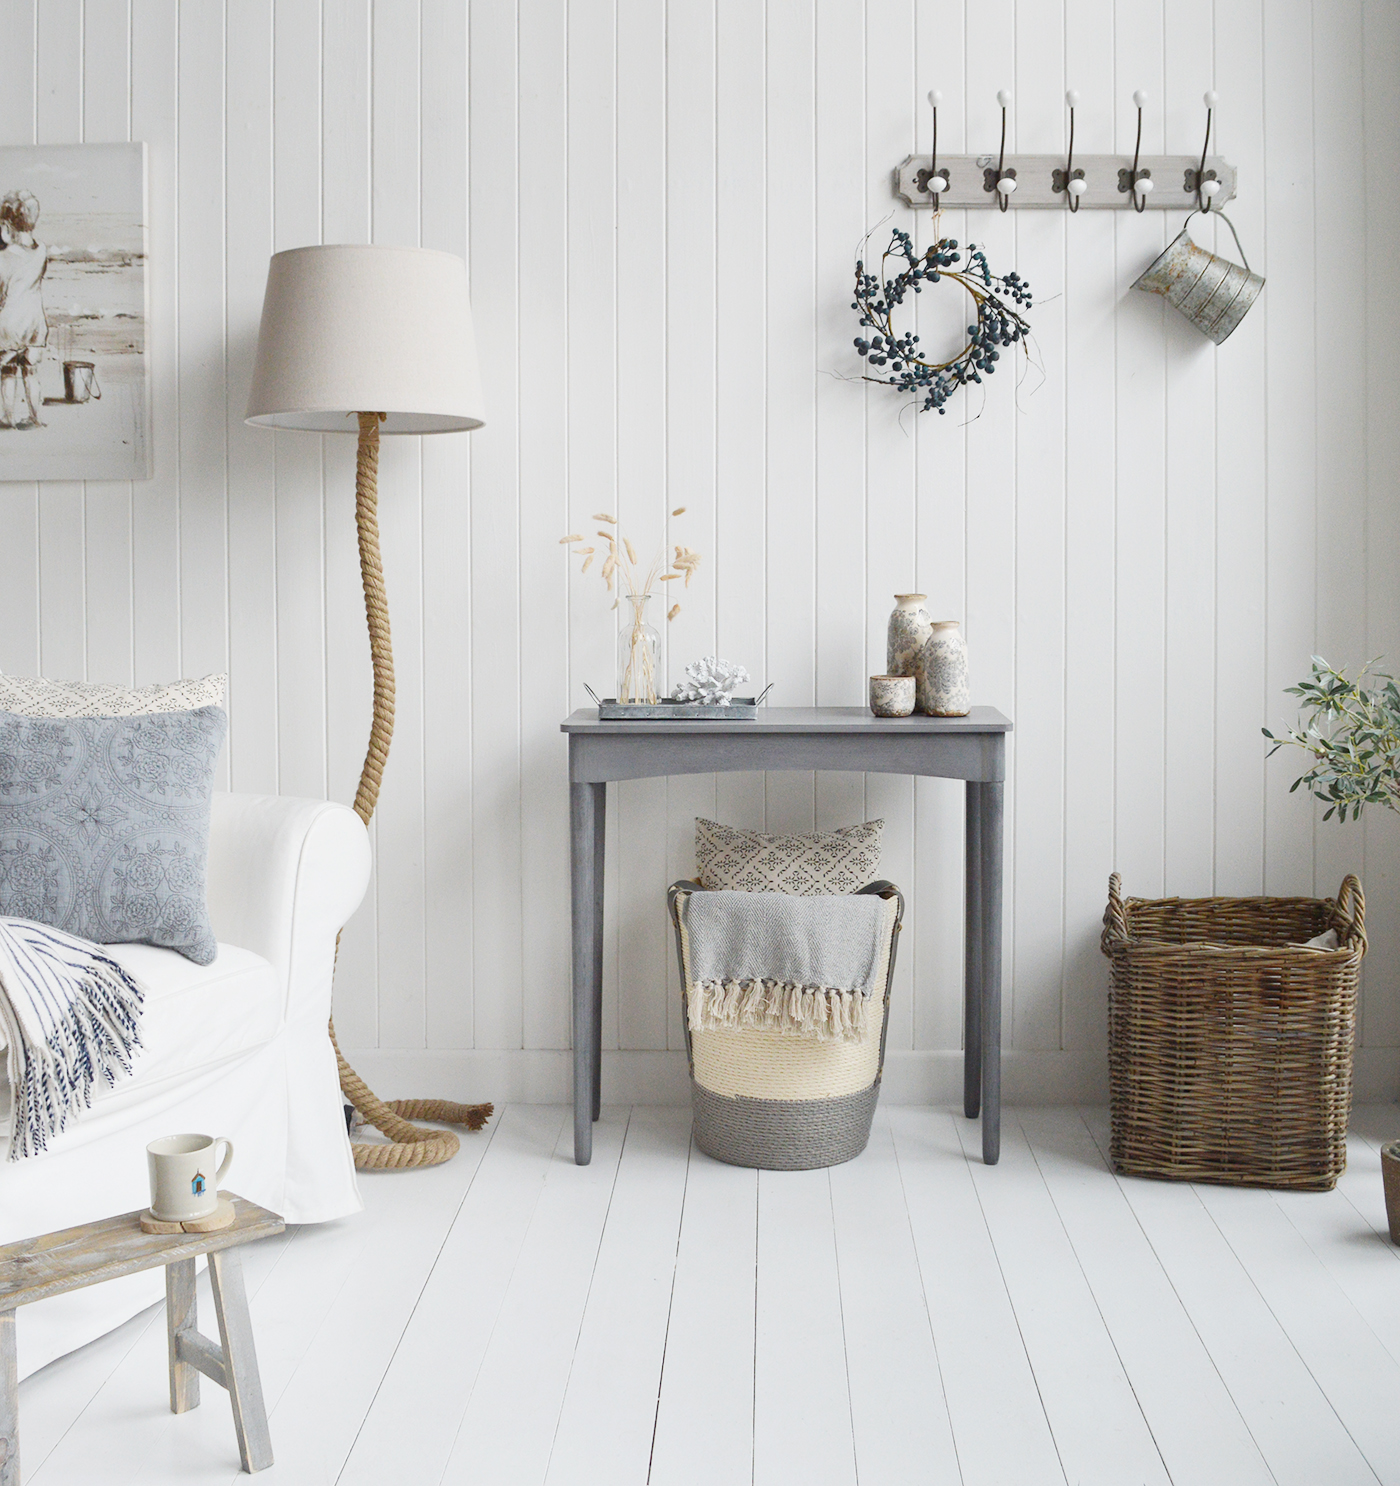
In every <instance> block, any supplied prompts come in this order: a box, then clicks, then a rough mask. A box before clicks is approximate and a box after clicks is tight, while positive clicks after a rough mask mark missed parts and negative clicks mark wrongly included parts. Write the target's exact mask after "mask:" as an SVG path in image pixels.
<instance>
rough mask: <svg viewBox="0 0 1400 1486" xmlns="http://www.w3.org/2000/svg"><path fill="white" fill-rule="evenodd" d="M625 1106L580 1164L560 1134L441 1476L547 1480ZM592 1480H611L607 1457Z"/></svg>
mask: <svg viewBox="0 0 1400 1486" xmlns="http://www.w3.org/2000/svg"><path fill="white" fill-rule="evenodd" d="M628 1113H629V1111H627V1110H625V1109H624V1110H616V1109H608V1110H604V1111H603V1118H602V1119H601V1120H600V1121H599V1122H598V1123H597V1124H596V1125H595V1126H594V1127H593V1160H592V1161H591V1162H590V1163H589V1165H587V1166H576V1165H575V1164H574V1159H573V1148H572V1141H571V1139H570V1138H569V1136H570V1135H571V1133H572V1132H569V1134H566V1135H565V1136H564V1137H563V1138H561V1140H560V1142H559V1145H558V1147H556V1149H555V1153H554V1159H553V1161H552V1162H551V1163H550V1167H549V1172H548V1175H547V1176H546V1178H545V1186H544V1191H543V1192H541V1193H540V1200H539V1203H538V1205H537V1206H536V1208H535V1212H534V1216H533V1217H532V1218H531V1220H530V1227H529V1230H528V1231H527V1233H526V1235H525V1242H524V1244H523V1245H522V1246H521V1250H520V1258H519V1260H518V1261H517V1263H516V1268H515V1273H514V1274H513V1275H512V1276H511V1281H510V1285H509V1287H508V1288H507V1290H506V1293H505V1297H504V1299H503V1300H502V1302H501V1309H500V1314H499V1315H498V1316H497V1318H496V1326H495V1329H494V1331H493V1332H492V1334H491V1342H490V1345H489V1346H488V1347H487V1349H486V1353H485V1355H484V1356H483V1357H482V1359H481V1367H480V1369H479V1371H478V1373H477V1377H476V1383H475V1386H474V1387H473V1388H472V1392H471V1397H470V1399H469V1400H468V1401H467V1406H466V1412H465V1413H464V1414H463V1415H462V1421H461V1425H460V1427H459V1428H458V1430H457V1438H456V1440H455V1442H454V1444H453V1447H452V1453H451V1455H450V1456H449V1457H448V1461H447V1469H446V1470H445V1471H444V1472H443V1475H442V1479H443V1482H444V1483H447V1482H453V1483H457V1482H461V1483H474V1482H478V1481H493V1482H494V1481H499V1482H502V1483H504V1482H507V1481H509V1482H520V1483H526V1482H528V1483H532V1486H533V1483H537V1482H543V1480H544V1477H545V1472H546V1470H547V1469H548V1467H549V1451H550V1446H551V1444H552V1443H553V1441H554V1435H555V1431H556V1430H557V1429H558V1426H559V1411H560V1408H561V1406H562V1404H563V1401H564V1390H565V1388H566V1386H567V1385H568V1381H569V1369H570V1364H571V1363H572V1362H573V1357H574V1349H575V1347H576V1346H577V1344H578V1334H579V1328H580V1326H581V1325H582V1322H583V1312H584V1307H585V1306H586V1305H587V1303H588V1290H589V1284H590V1282H591V1280H592V1278H593V1270H594V1266H595V1264H596V1263H597V1259H598V1245H599V1243H600V1241H601V1239H602V1235H603V1225H604V1224H605V1223H606V1221H607V1216H608V1204H609V1203H610V1201H611V1199H612V1193H613V1184H614V1182H615V1180H616V1177H617V1165H618V1161H619V1160H620V1158H621V1156H622V1143H623V1140H624V1138H625V1136H626V1134H627V1119H628ZM595 1472H596V1478H597V1479H600V1480H601V1479H606V1478H607V1471H606V1460H601V1461H599V1462H597V1465H596V1467H595Z"/></svg>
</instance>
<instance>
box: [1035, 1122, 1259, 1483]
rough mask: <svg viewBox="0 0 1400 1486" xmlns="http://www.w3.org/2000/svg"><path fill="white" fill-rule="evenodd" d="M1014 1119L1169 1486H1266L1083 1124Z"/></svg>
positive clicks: (1196, 1339) (1254, 1451)
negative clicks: (1227, 1485)
mask: <svg viewBox="0 0 1400 1486" xmlns="http://www.w3.org/2000/svg"><path fill="white" fill-rule="evenodd" d="M1020 1120H1021V1126H1022V1129H1024V1130H1025V1132H1026V1135H1027V1137H1028V1138H1029V1140H1030V1143H1031V1149H1032V1150H1033V1151H1034V1152H1035V1156H1036V1163H1037V1165H1038V1166H1039V1168H1040V1172H1041V1175H1042V1177H1043V1178H1044V1181H1045V1185H1046V1187H1047V1189H1048V1190H1049V1192H1050V1196H1051V1198H1052V1199H1053V1201H1054V1203H1055V1208H1056V1211H1057V1212H1058V1213H1059V1215H1060V1221H1061V1222H1062V1223H1063V1224H1064V1228H1065V1232H1066V1234H1067V1235H1068V1237H1069V1240H1070V1242H1071V1243H1072V1244H1073V1245H1074V1251H1075V1254H1076V1256H1077V1257H1078V1259H1079V1263H1080V1266H1081V1267H1082V1268H1083V1271H1084V1276H1085V1278H1086V1279H1087V1280H1088V1282H1089V1287H1090V1289H1091V1290H1092V1291H1093V1294H1094V1299H1095V1302H1096V1303H1097V1305H1098V1307H1099V1311H1100V1313H1101V1314H1102V1315H1103V1318H1104V1321H1105V1323H1106V1324H1107V1326H1108V1329H1109V1333H1110V1334H1111V1335H1112V1337H1113V1339H1114V1343H1115V1345H1116V1347H1117V1350H1118V1355H1119V1357H1120V1358H1121V1359H1122V1361H1123V1366H1124V1369H1125V1371H1126V1372H1127V1374H1128V1379H1129V1381H1130V1382H1131V1383H1132V1385H1133V1390H1134V1392H1135V1393H1136V1395H1137V1398H1138V1402H1139V1404H1140V1405H1141V1406H1142V1410H1143V1414H1144V1416H1145V1417H1146V1419H1147V1423H1148V1425H1149V1427H1150V1428H1151V1430H1152V1434H1153V1438H1154V1439H1155V1440H1156V1442H1157V1448H1158V1449H1159V1450H1160V1451H1161V1454H1162V1459H1163V1460H1164V1461H1165V1463H1166V1467H1167V1471H1168V1473H1169V1474H1170V1476H1171V1479H1172V1483H1173V1486H1219V1483H1221V1482H1223V1481H1229V1482H1230V1483H1231V1486H1255V1483H1258V1486H1267V1483H1271V1482H1272V1480H1273V1477H1272V1475H1271V1474H1270V1472H1269V1469H1268V1467H1267V1466H1266V1465H1265V1463H1264V1460H1263V1458H1262V1456H1261V1455H1260V1453H1259V1450H1258V1448H1257V1447H1256V1445H1255V1443H1254V1441H1253V1439H1252V1438H1251V1436H1250V1433H1249V1430H1248V1428H1247V1427H1246V1425H1245V1423H1244V1421H1243V1420H1242V1419H1241V1417H1240V1414H1239V1410H1238V1409H1237V1408H1236V1407H1235V1404H1234V1402H1233V1400H1232V1399H1231V1398H1230V1394H1229V1392H1228V1390H1227V1389H1226V1387H1225V1385H1224V1383H1223V1382H1222V1381H1221V1379H1220V1375H1219V1373H1218V1372H1217V1371H1216V1368H1215V1365H1214V1363H1213V1362H1212V1361H1211V1358H1210V1355H1209V1353H1208V1352H1207V1350H1206V1347H1205V1345H1204V1344H1203V1343H1202V1341H1201V1338H1200V1336H1199V1335H1198V1334H1197V1332H1196V1329H1195V1327H1194V1326H1192V1324H1191V1320H1190V1317H1189V1316H1188V1315H1187V1314H1186V1312H1185V1310H1184V1309H1183V1307H1182V1304H1181V1301H1180V1300H1179V1299H1178V1297H1177V1295H1176V1292H1175V1291H1174V1290H1173V1289H1172V1287H1171V1284H1170V1282H1169V1281H1168V1279H1167V1277H1166V1275H1165V1274H1164V1273H1163V1271H1162V1266H1161V1264H1160V1263H1159V1262H1158V1259H1157V1256H1156V1254H1155V1253H1154V1252H1153V1249H1152V1246H1151V1244H1150V1243H1149V1242H1148V1240H1147V1238H1146V1236H1145V1235H1144V1234H1143V1231H1142V1229H1141V1227H1139V1225H1138V1223H1137V1220H1136V1218H1135V1217H1134V1216H1133V1212H1132V1209H1131V1208H1130V1207H1129V1205H1128V1202H1127V1199H1126V1198H1125V1197H1124V1195H1123V1193H1122V1190H1121V1189H1120V1188H1119V1186H1118V1183H1117V1181H1116V1180H1115V1178H1114V1177H1113V1175H1112V1174H1111V1173H1110V1172H1109V1171H1108V1169H1107V1167H1106V1166H1105V1165H1104V1163H1103V1160H1102V1158H1101V1157H1100V1154H1099V1150H1098V1147H1097V1146H1096V1145H1095V1144H1094V1140H1093V1137H1092V1136H1091V1135H1090V1133H1089V1130H1088V1128H1087V1127H1086V1126H1085V1124H1084V1122H1083V1120H1082V1119H1081V1118H1080V1116H1079V1115H1078V1114H1077V1113H1076V1112H1075V1111H1073V1110H1035V1111H1021V1113H1020Z"/></svg>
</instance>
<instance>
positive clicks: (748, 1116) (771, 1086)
mask: <svg viewBox="0 0 1400 1486" xmlns="http://www.w3.org/2000/svg"><path fill="white" fill-rule="evenodd" d="M703 891H704V889H703V888H702V887H701V885H700V884H699V883H698V882H690V881H685V882H676V883H672V885H671V887H670V888H669V889H668V890H667V893H666V902H667V906H668V908H669V909H670V913H671V923H672V926H673V927H674V930H675V935H676V957H677V960H678V961H679V964H680V973H681V1001H682V1006H681V1011H682V1016H681V1025H682V1026H683V1027H684V1028H685V1051H686V1058H687V1060H688V1062H689V1064H690V1093H691V1105H692V1109H693V1112H694V1124H693V1130H694V1134H695V1143H696V1145H698V1146H699V1147H700V1149H701V1150H702V1151H704V1152H705V1154H706V1155H707V1156H713V1157H714V1158H715V1160H717V1161H727V1162H728V1163H729V1164H730V1165H731V1166H756V1167H759V1168H761V1169H763V1170H765V1171H807V1170H809V1169H811V1168H812V1167H816V1166H838V1165H840V1164H841V1162H843V1161H850V1160H852V1159H854V1158H855V1157H856V1156H858V1155H860V1153H861V1152H862V1151H863V1150H864V1149H865V1146H866V1143H867V1141H869V1139H870V1125H871V1121H872V1120H873V1119H874V1118H875V1104H876V1101H877V1100H878V1098H879V1097H880V1078H881V1075H882V1074H883V1072H884V1067H885V1030H886V1026H887V1024H888V1020H889V1016H888V1013H889V1005H890V987H891V986H892V985H893V983H894V960H895V950H896V948H897V946H898V943H899V930H900V924H901V922H902V921H903V918H904V895H903V894H902V893H901V892H900V891H899V889H898V888H897V887H895V885H894V884H893V883H892V882H872V883H871V884H870V885H869V886H868V887H864V888H862V889H861V892H862V893H870V894H875V895H877V896H879V897H881V898H884V899H886V900H887V901H888V902H891V903H892V904H893V905H894V913H893V918H892V920H891V922H890V925H889V928H888V934H887V943H886V948H885V957H886V965H885V977H884V983H885V990H884V996H883V997H882V998H881V1001H880V1005H879V1007H878V1009H877V1008H874V1007H872V1008H871V1016H870V1029H869V1032H868V1033H867V1034H866V1037H865V1039H864V1041H862V1042H838V1041H819V1040H818V1039H816V1038H811V1037H795V1036H793V1035H791V1034H789V1033H783V1032H778V1031H773V1030H770V1029H767V1028H757V1027H755V1028H745V1029H742V1030H738V1031H729V1030H725V1031H707V1032H692V1031H691V1030H690V1019H689V1017H688V1015H686V1014H685V1013H686V1006H685V998H686V994H687V988H688V987H689V985H690V970H689V957H688V954H687V947H686V936H685V930H684V928H683V926H682V923H681V914H680V904H681V900H682V899H684V898H685V897H686V896H687V895H688V894H690V893H699V892H703Z"/></svg>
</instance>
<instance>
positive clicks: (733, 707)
mask: <svg viewBox="0 0 1400 1486" xmlns="http://www.w3.org/2000/svg"><path fill="white" fill-rule="evenodd" d="M772 689H773V688H772V687H771V686H769V687H767V688H766V689H765V690H764V692H763V694H762V695H761V696H756V697H731V698H730V699H729V705H728V706H727V707H711V706H704V705H702V704H701V703H699V702H677V701H674V700H672V699H671V698H670V697H658V698H657V699H656V702H655V703H654V704H653V703H651V702H619V701H618V699H617V698H616V697H601V698H600V697H598V696H596V695H595V694H594V691H593V688H592V687H591V686H590V687H587V688H586V690H587V692H588V695H589V696H591V697H592V698H593V700H594V701H595V702H597V703H598V721H599V722H753V721H754V719H755V718H756V717H757V716H758V709H759V706H760V705H761V704H762V702H763V699H764V697H766V696H767V695H768V693H769V692H770V691H772Z"/></svg>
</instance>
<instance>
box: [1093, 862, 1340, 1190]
mask: <svg viewBox="0 0 1400 1486" xmlns="http://www.w3.org/2000/svg"><path fill="white" fill-rule="evenodd" d="M1120 888H1121V884H1120V881H1119V878H1118V875H1117V874H1116V873H1115V874H1114V875H1113V876H1112V877H1111V878H1110V879H1109V884H1108V910H1107V912H1106V913H1105V914H1104V930H1103V940H1102V944H1103V952H1104V954H1106V955H1107V956H1108V958H1109V960H1110V961H1111V962H1112V966H1113V970H1112V979H1111V985H1110V990H1109V1001H1108V1057H1109V1086H1110V1096H1111V1101H1112V1106H1113V1111H1112V1113H1113V1120H1112V1128H1113V1136H1112V1147H1111V1152H1112V1158H1113V1164H1114V1166H1115V1168H1116V1169H1117V1170H1118V1171H1120V1172H1123V1173H1125V1174H1127V1175H1131V1176H1153V1177H1165V1178H1168V1179H1171V1180H1175V1181H1200V1182H1227V1183H1233V1184H1235V1185H1238V1186H1251V1187H1292V1188H1303V1189H1306V1190H1310V1191H1327V1190H1329V1189H1330V1188H1332V1187H1333V1186H1335V1185H1336V1182H1337V1177H1338V1176H1339V1175H1340V1174H1341V1172H1342V1171H1343V1170H1344V1169H1345V1167H1346V1130H1347V1116H1348V1114H1349V1112H1350V1108H1351V1066H1352V1047H1353V1042H1354V1039H1355V1032H1356V988H1357V980H1358V977H1359V974H1360V969H1361V959H1362V956H1363V955H1364V954H1365V953H1366V928H1365V925H1366V902H1365V899H1364V897H1363V896H1362V892H1361V884H1360V883H1359V882H1358V881H1357V879H1356V878H1355V877H1350V876H1349V877H1347V878H1346V879H1345V880H1344V881H1343V883H1342V886H1341V889H1340V890H1339V891H1338V893H1337V896H1336V898H1322V899H1319V898H1166V899H1146V898H1124V897H1123V896H1122V895H1121V891H1120ZM1328 929H1335V930H1336V931H1337V938H1338V940H1339V944H1340V947H1339V948H1337V949H1335V950H1326V949H1321V950H1319V949H1305V948H1302V946H1303V945H1304V944H1305V943H1306V942H1307V941H1308V940H1309V939H1312V938H1315V937H1316V936H1318V935H1320V934H1324V933H1326V932H1327V930H1328Z"/></svg>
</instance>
